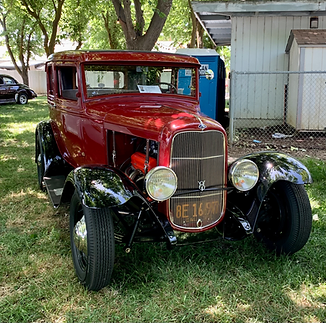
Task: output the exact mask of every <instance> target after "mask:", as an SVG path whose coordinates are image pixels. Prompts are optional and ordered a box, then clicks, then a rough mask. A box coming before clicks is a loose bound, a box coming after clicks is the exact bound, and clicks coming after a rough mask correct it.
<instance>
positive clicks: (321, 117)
mask: <svg viewBox="0 0 326 323" xmlns="http://www.w3.org/2000/svg"><path fill="white" fill-rule="evenodd" d="M303 51H304V55H303V53H302V52H303ZM301 55H303V58H302V61H303V64H304V66H303V67H302V69H303V70H304V71H320V70H323V71H326V48H325V47H324V48H321V47H306V48H301ZM301 97H302V99H301V102H300V101H299V103H300V104H299V105H298V129H308V130H324V129H325V128H326V106H325V103H326V76H325V74H313V75H311V74H307V75H306V74H305V75H304V76H303V82H302V89H299V98H301Z"/></svg>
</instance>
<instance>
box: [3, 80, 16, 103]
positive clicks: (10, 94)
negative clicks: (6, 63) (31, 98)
mask: <svg viewBox="0 0 326 323" xmlns="http://www.w3.org/2000/svg"><path fill="white" fill-rule="evenodd" d="M2 79H3V82H4V83H5V86H6V91H7V92H6V96H7V99H10V100H12V99H14V98H15V94H16V93H17V91H18V89H19V85H18V84H17V82H16V80H15V79H13V78H12V77H9V76H3V77H2Z"/></svg>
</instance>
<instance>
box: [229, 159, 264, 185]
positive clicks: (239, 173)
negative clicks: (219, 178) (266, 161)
mask: <svg viewBox="0 0 326 323" xmlns="http://www.w3.org/2000/svg"><path fill="white" fill-rule="evenodd" d="M258 177H259V170H258V167H257V165H256V164H255V163H254V162H253V161H251V160H249V159H242V160H239V161H237V162H235V163H234V164H233V165H232V166H231V168H230V172H229V179H230V181H231V182H232V184H233V186H234V187H235V188H237V189H238V190H239V191H249V190H251V189H252V188H253V187H254V186H255V185H256V183H257V181H258Z"/></svg>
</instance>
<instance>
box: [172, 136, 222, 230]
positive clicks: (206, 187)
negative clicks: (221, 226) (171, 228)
mask: <svg viewBox="0 0 326 323" xmlns="http://www.w3.org/2000/svg"><path fill="white" fill-rule="evenodd" d="M225 158H226V156H225V140H224V135H223V133H222V132H219V131H189V132H182V133H179V134H177V135H176V136H175V137H174V139H173V143H172V151H171V168H172V169H173V170H174V171H175V173H176V174H177V177H178V189H177V191H176V193H175V195H174V196H173V197H172V198H171V199H170V219H171V221H172V223H173V224H174V225H175V226H177V227H180V228H183V229H198V228H205V227H207V226H209V225H211V224H213V223H216V222H217V221H218V220H219V219H220V218H221V216H222V212H223V209H224V199H225V193H224V191H223V190H221V188H223V187H224V183H225Z"/></svg>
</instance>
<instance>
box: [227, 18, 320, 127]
mask: <svg viewBox="0 0 326 323" xmlns="http://www.w3.org/2000/svg"><path fill="white" fill-rule="evenodd" d="M231 19H232V39H231V75H232V72H276V71H288V70H289V57H288V55H287V54H286V53H285V47H286V44H287V41H288V38H289V35H290V31H291V30H292V29H309V24H310V17H281V16H280V17H267V16H265V17H262V16H257V17H232V18H231ZM319 28H320V29H326V17H319ZM319 70H320V68H319ZM285 84H287V76H286V75H283V74H270V75H246V76H245V77H244V76H241V75H237V76H236V78H235V79H234V80H233V81H231V85H232V87H233V88H231V91H232V92H231V96H232V97H231V109H233V112H232V115H233V116H234V118H235V119H236V120H240V121H241V120H242V121H243V122H244V123H243V124H242V123H241V125H243V126H261V125H266V124H281V123H283V119H284V86H285ZM253 119H254V120H255V123H254V124H253V123H252V120H253ZM246 122H247V123H246ZM238 124H239V123H238Z"/></svg>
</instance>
